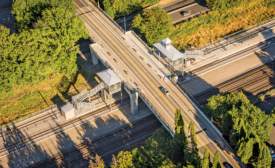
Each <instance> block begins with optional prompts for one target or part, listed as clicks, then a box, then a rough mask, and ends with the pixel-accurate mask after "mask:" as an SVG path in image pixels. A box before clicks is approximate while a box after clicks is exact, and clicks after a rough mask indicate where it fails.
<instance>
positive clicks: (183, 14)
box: [180, 11, 191, 16]
mask: <svg viewBox="0 0 275 168" xmlns="http://www.w3.org/2000/svg"><path fill="white" fill-rule="evenodd" d="M180 14H181V15H182V16H188V15H190V14H191V12H190V11H181V12H180Z"/></svg>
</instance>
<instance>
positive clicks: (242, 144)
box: [236, 138, 255, 164]
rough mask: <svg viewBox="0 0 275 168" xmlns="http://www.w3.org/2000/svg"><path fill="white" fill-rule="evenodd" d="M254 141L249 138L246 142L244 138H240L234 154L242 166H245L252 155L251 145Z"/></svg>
mask: <svg viewBox="0 0 275 168" xmlns="http://www.w3.org/2000/svg"><path fill="white" fill-rule="evenodd" d="M254 141H255V140H254V139H253V138H251V139H249V140H248V141H247V139H246V138H242V139H241V140H240V141H239V142H238V145H237V147H236V148H237V151H236V154H237V155H238V156H239V157H240V158H241V160H242V162H243V163H244V164H247V163H248V161H249V159H250V158H251V157H252V155H253V144H254Z"/></svg>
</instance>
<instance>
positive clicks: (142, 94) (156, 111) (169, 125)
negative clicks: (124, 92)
mask: <svg viewBox="0 0 275 168" xmlns="http://www.w3.org/2000/svg"><path fill="white" fill-rule="evenodd" d="M138 95H139V97H140V98H141V99H142V100H143V101H144V103H145V104H147V106H148V107H149V108H150V109H151V110H152V111H153V112H154V114H155V115H156V117H157V118H158V119H159V120H160V122H162V124H163V125H164V127H166V129H167V130H168V131H169V132H170V134H171V135H172V136H173V134H174V131H175V128H174V127H175V126H174V125H171V124H170V123H169V122H168V121H167V119H166V118H164V117H163V116H162V115H161V114H160V112H159V111H158V110H157V109H156V108H155V107H154V105H153V104H152V103H151V101H150V100H149V99H148V98H147V97H146V96H145V94H144V93H142V91H141V90H140V89H138ZM173 123H174V122H173Z"/></svg>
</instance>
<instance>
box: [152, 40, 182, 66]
mask: <svg viewBox="0 0 275 168" xmlns="http://www.w3.org/2000/svg"><path fill="white" fill-rule="evenodd" d="M171 42H172V41H171V40H170V39H169V38H166V39H164V40H162V41H160V42H157V43H155V44H153V46H154V47H156V48H157V49H158V50H159V51H160V52H161V53H162V54H164V55H165V56H166V57H168V58H169V59H170V61H175V60H178V59H180V58H183V57H184V54H182V53H181V52H179V51H178V50H177V49H176V48H175V47H173V46H172V45H171V44H170V43H171ZM166 44H170V45H167V46H166Z"/></svg>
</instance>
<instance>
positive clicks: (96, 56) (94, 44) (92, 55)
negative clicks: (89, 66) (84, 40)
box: [89, 43, 98, 65]
mask: <svg viewBox="0 0 275 168" xmlns="http://www.w3.org/2000/svg"><path fill="white" fill-rule="evenodd" d="M96 45H97V43H93V44H91V45H90V46H89V47H90V51H91V59H92V63H93V65H97V64H98V55H97V53H96V52H95V51H94V50H93V49H92V47H93V46H96Z"/></svg>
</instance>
